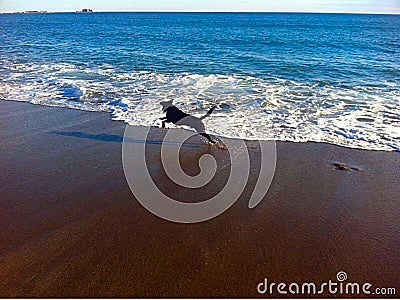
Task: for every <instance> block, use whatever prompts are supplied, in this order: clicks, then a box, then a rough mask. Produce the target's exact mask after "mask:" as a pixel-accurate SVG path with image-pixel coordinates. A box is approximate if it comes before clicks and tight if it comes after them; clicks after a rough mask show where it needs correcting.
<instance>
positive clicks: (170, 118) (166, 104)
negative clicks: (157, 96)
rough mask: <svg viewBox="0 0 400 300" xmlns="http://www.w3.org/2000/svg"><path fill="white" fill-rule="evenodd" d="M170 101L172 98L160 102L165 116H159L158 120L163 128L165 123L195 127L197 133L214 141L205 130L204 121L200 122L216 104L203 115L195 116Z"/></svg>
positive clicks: (209, 113) (211, 141) (213, 142)
mask: <svg viewBox="0 0 400 300" xmlns="http://www.w3.org/2000/svg"><path fill="white" fill-rule="evenodd" d="M172 102H173V100H170V101H163V102H160V104H161V105H162V110H163V112H165V113H166V116H165V117H162V118H160V120H161V121H162V128H165V123H173V124H176V125H185V126H188V127H191V128H193V129H195V130H196V131H197V132H198V134H200V135H201V136H204V137H205V138H206V139H207V140H208V141H209V142H210V143H212V144H215V143H216V142H215V141H213V140H212V139H211V137H210V135H209V134H207V133H206V132H205V126H204V123H203V122H202V120H203V119H204V118H206V117H208V116H209V115H211V113H212V112H213V111H214V109H215V108H216V107H217V106H216V105H215V106H213V107H211V108H210V109H209V111H208V112H207V113H206V114H205V115H204V116H202V117H200V118H196V117H194V116H191V115H189V114H187V113H185V112H183V111H181V110H180V109H179V108H177V107H176V106H174V105H173V104H172Z"/></svg>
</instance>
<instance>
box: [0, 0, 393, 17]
mask: <svg viewBox="0 0 400 300" xmlns="http://www.w3.org/2000/svg"><path fill="white" fill-rule="evenodd" d="M82 8H91V9H93V10H94V11H227V12H229V11H243V12H247V11H248V12H271V11H272V12H337V13H386V14H388V13H389V14H390V13H391V14H400V0H155V1H152V0H147V1H146V0H69V1H66V0H53V1H52V0H0V12H15V11H26V10H47V11H50V12H54V11H76V10H81V9H82Z"/></svg>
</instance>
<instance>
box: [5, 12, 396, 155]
mask: <svg viewBox="0 0 400 300" xmlns="http://www.w3.org/2000/svg"><path fill="white" fill-rule="evenodd" d="M0 31H1V40H0V41H1V42H0V99H4V100H14V101H26V102H30V103H34V104H38V105H51V106H61V107H69V108H75V109H83V110H91V111H107V112H110V113H111V115H112V118H113V119H114V120H123V121H125V122H127V123H129V124H133V125H146V126H159V120H158V119H159V118H160V117H162V116H163V113H162V111H161V106H160V104H159V102H160V101H166V100H174V103H175V105H176V106H178V107H179V108H181V109H182V110H184V111H186V112H188V113H191V114H193V115H196V116H201V115H203V114H204V113H205V112H206V111H207V110H208V109H209V108H210V107H211V106H212V105H214V104H217V105H218V108H217V109H216V111H215V112H214V113H213V114H212V116H211V117H210V118H207V119H206V120H205V123H206V127H207V131H208V132H210V133H213V134H216V135H221V136H228V137H240V138H245V139H261V140H271V139H272V140H282V141H294V142H306V141H315V142H327V143H332V144H337V145H342V146H346V147H352V148H362V149H371V150H385V151H400V126H399V125H400V86H399V83H400V34H399V32H400V15H356V14H304V13H79V14H78V13H51V14H2V15H0Z"/></svg>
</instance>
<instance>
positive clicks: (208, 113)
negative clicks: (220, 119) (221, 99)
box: [200, 105, 217, 120]
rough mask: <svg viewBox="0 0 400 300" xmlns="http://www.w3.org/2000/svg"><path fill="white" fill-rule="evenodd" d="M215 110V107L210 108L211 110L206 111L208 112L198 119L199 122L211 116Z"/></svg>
mask: <svg viewBox="0 0 400 300" xmlns="http://www.w3.org/2000/svg"><path fill="white" fill-rule="evenodd" d="M216 108H217V106H216V105H214V106H213V107H211V108H210V109H209V110H208V112H207V113H206V114H205V115H204V116H202V117H201V118H200V120H203V119H204V118H207V117H208V116H209V115H211V114H212V112H213V111H214V109H216Z"/></svg>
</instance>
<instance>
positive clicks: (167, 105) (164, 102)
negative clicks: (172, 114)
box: [160, 100, 173, 110]
mask: <svg viewBox="0 0 400 300" xmlns="http://www.w3.org/2000/svg"><path fill="white" fill-rule="evenodd" d="M172 102H173V100H169V101H162V102H160V104H161V105H162V107H163V110H166V109H167V108H168V107H170V106H172V105H173V104H172Z"/></svg>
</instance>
